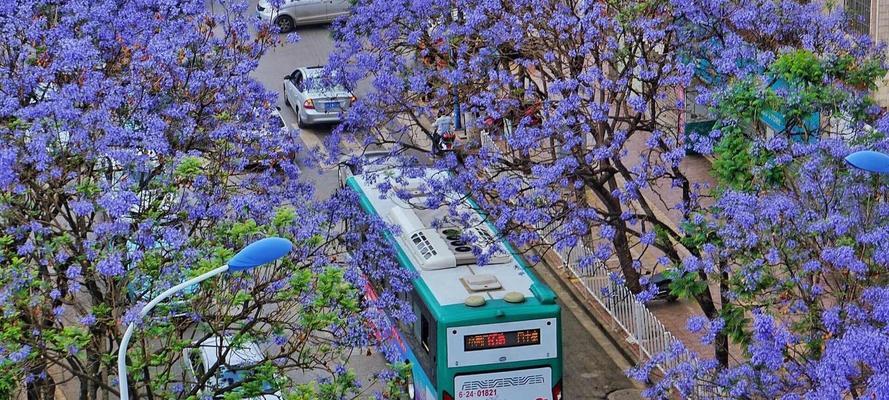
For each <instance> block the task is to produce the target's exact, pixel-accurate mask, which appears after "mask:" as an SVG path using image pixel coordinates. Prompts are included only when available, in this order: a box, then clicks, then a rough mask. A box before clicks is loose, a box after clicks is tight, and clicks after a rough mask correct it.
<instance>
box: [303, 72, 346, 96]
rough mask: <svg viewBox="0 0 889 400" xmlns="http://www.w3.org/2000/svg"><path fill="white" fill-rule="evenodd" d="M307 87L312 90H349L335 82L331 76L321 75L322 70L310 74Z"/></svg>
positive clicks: (307, 78)
mask: <svg viewBox="0 0 889 400" xmlns="http://www.w3.org/2000/svg"><path fill="white" fill-rule="evenodd" d="M305 85H306V89H307V90H309V91H311V92H347V90H346V88H345V87H344V86H343V85H340V84H334V83H333V79H332V78H330V77H324V76H321V74H320V72H319V73H316V74H311V73H310V74H309V75H308V76H307V77H306V80H305Z"/></svg>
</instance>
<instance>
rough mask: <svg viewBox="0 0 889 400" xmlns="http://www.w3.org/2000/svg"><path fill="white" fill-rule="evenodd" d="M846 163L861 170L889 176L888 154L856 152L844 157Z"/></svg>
mask: <svg viewBox="0 0 889 400" xmlns="http://www.w3.org/2000/svg"><path fill="white" fill-rule="evenodd" d="M846 162H847V163H849V165H851V166H853V167H855V168H858V169H861V170H865V171H870V172H876V173H878V174H889V154H885V153H880V152H879V151H872V150H864V151H856V152H854V153H852V154H849V155H848V156H846Z"/></svg>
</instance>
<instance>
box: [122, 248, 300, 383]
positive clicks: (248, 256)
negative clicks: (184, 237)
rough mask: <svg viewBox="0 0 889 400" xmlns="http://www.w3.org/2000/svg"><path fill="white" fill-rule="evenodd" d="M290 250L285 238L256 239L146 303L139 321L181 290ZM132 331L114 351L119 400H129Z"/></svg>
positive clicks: (270, 259) (133, 325)
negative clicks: (216, 265)
mask: <svg viewBox="0 0 889 400" xmlns="http://www.w3.org/2000/svg"><path fill="white" fill-rule="evenodd" d="M291 248H293V244H291V243H290V241H289V240H287V239H284V238H279V237H270V238H265V239H261V240H257V241H255V242H253V243H251V244H249V245H247V247H244V248H243V249H241V251H239V252H238V254H235V256H234V257H232V258H231V260H228V263H226V264H225V265H223V266H221V267H219V268H216V269H214V270H211V271H208V272H205V273H204V274H202V275H199V276H196V277H194V278H191V279H189V280H187V281H185V282H182V283H180V284H178V285H176V286H173V287H171V288H169V289H167V290H166V291H164V292H163V293H161V294H160V295H158V296H157V297H155V298H154V299H152V300H151V301H150V302H148V304H146V305H145V307H144V308H142V311H141V312H140V313H139V319H142V318H145V316H146V315H148V313H149V312H151V309H152V308H154V307H155V306H156V305H158V303H160V302H161V301H163V300H164V299H166V298H167V297H170V296H172V295H173V294H174V293H176V292H178V291H180V290H182V289H185V288H187V287H189V286H191V285H194V284H197V283H200V282H203V281H205V280H207V279H210V278H212V277H214V276H216V275H219V274H221V273H223V272H237V271H244V270H248V269H251V268H254V267H258V266H260V265H263V264H266V263H270V262H272V261H275V260H277V259H279V258H281V257H283V256H285V255H287V253H290V249H291ZM135 329H136V324H135V323H131V324H130V325H129V326H127V331H126V332H125V333H124V334H123V338H122V339H121V341H120V348H118V350H117V371H118V375H119V379H118V382H119V386H118V387H119V388H120V399H121V400H128V399H129V387H128V385H127V364H126V358H127V357H126V356H127V345H128V344H129V342H130V338H131V337H132V336H133V331H134V330H135Z"/></svg>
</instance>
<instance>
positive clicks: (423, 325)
mask: <svg viewBox="0 0 889 400" xmlns="http://www.w3.org/2000/svg"><path fill="white" fill-rule="evenodd" d="M420 342H421V343H423V349H425V350H426V352H427V353H429V320H428V319H426V314H420Z"/></svg>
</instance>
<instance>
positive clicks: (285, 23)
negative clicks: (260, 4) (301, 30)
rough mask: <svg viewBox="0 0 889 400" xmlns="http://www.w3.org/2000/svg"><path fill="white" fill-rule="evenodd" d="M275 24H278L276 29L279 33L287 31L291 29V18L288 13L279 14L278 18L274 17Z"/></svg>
mask: <svg viewBox="0 0 889 400" xmlns="http://www.w3.org/2000/svg"><path fill="white" fill-rule="evenodd" d="M275 25H277V26H278V30H280V31H281V33H287V32H290V31H292V30H293V18H290V16H288V15H281V16H278V18H275Z"/></svg>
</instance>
